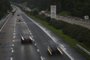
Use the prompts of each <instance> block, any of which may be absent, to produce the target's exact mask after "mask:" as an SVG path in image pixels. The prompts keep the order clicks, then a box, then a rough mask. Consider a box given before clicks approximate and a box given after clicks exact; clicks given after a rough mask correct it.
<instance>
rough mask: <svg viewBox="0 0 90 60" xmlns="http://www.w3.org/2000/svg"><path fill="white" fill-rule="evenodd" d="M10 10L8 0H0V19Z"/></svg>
mask: <svg viewBox="0 0 90 60" xmlns="http://www.w3.org/2000/svg"><path fill="white" fill-rule="evenodd" d="M11 10H12V8H11V4H10V1H9V0H0V19H1V18H2V17H4V16H5V15H6V14H7V13H8V12H10V11H11Z"/></svg>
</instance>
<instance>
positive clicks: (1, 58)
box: [0, 8, 85, 60]
mask: <svg viewBox="0 0 90 60" xmlns="http://www.w3.org/2000/svg"><path fill="white" fill-rule="evenodd" d="M18 14H19V15H20V16H17V15H18ZM18 19H21V21H20V22H19V21H18ZM22 32H24V34H27V35H29V36H31V37H32V39H33V43H32V44H22V43H21V37H20V33H22ZM50 44H55V45H57V44H56V43H55V42H54V41H53V40H52V39H51V38H50V37H49V36H48V35H47V34H46V33H45V32H44V31H43V30H42V29H41V28H40V27H38V26H37V25H36V24H35V23H34V22H32V21H31V20H30V19H29V18H28V17H27V16H26V15H25V14H24V13H22V11H21V10H19V9H18V8H17V11H16V13H15V14H14V15H10V16H9V17H8V19H7V20H6V21H5V23H4V24H3V26H2V28H1V31H0V60H72V59H70V58H69V57H68V56H67V55H66V54H65V53H64V52H63V55H56V56H49V55H48V52H47V47H48V45H50ZM57 46H58V45H57ZM76 58H77V60H85V59H84V58H83V57H80V56H79V55H77V56H76ZM74 60H75V59H74Z"/></svg>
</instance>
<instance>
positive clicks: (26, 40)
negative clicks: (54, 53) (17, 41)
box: [21, 36, 32, 44]
mask: <svg viewBox="0 0 90 60" xmlns="http://www.w3.org/2000/svg"><path fill="white" fill-rule="evenodd" d="M21 43H22V44H28V43H32V38H31V37H30V36H28V37H25V36H21Z"/></svg>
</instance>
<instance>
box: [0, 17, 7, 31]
mask: <svg viewBox="0 0 90 60" xmlns="http://www.w3.org/2000/svg"><path fill="white" fill-rule="evenodd" d="M8 20H9V18H8V19H6V22H5V23H4V24H3V26H2V27H1V29H0V31H2V29H3V28H4V26H5V25H6V23H7V22H8Z"/></svg>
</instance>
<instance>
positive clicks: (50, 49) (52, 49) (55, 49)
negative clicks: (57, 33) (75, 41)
mask: <svg viewBox="0 0 90 60" xmlns="http://www.w3.org/2000/svg"><path fill="white" fill-rule="evenodd" d="M47 51H48V53H49V55H51V56H52V55H58V54H63V53H62V50H61V49H60V47H57V46H54V45H49V46H48V48H47Z"/></svg>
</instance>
